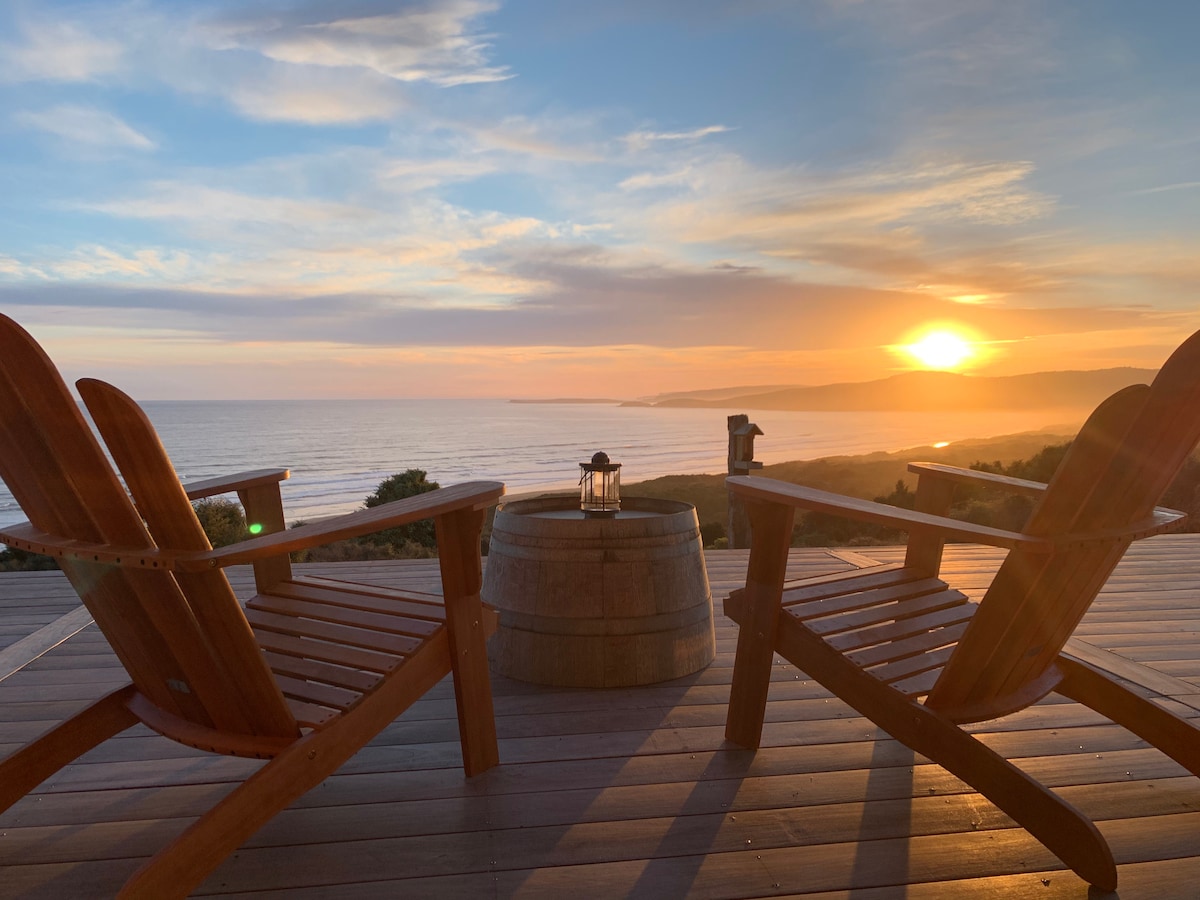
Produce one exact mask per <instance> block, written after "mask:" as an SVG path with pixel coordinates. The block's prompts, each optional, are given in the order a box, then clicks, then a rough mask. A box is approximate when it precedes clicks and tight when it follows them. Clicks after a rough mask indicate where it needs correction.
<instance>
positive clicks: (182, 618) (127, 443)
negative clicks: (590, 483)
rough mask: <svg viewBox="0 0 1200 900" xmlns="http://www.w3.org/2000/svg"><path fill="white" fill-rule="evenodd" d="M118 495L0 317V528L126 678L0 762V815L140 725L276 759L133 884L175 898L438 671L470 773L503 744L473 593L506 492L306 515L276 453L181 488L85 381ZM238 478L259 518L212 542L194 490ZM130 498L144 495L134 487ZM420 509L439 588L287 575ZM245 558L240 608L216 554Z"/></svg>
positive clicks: (28, 351)
mask: <svg viewBox="0 0 1200 900" xmlns="http://www.w3.org/2000/svg"><path fill="white" fill-rule="evenodd" d="M78 386H79V391H80V394H81V396H82V397H83V398H84V401H85V403H86V404H87V406H88V409H89V412H90V413H91V415H92V417H93V420H94V421H95V423H96V426H97V429H98V430H99V431H100V433H101V435H102V436H103V437H104V440H105V443H106V444H107V447H108V450H109V452H110V453H111V455H112V458H113V460H114V461H115V462H116V465H117V467H118V469H119V470H120V471H121V473H122V475H123V477H124V481H125V484H126V485H127V487H128V491H129V493H128V494H126V492H125V488H123V487H122V486H121V484H120V482H118V481H117V479H116V476H115V474H114V472H113V470H112V468H111V466H109V464H108V463H107V461H106V460H105V459H104V455H103V452H102V450H101V448H100V445H99V443H98V442H97V441H96V439H95V437H94V435H93V434H92V432H91V431H90V430H89V429H88V427H87V425H86V423H85V422H84V420H83V418H82V416H81V415H80V413H79V410H78V408H77V406H76V404H75V402H74V400H73V399H72V398H71V397H70V395H69V393H68V391H67V389H66V387H65V385H64V384H63V383H62V380H61V378H60V377H59V375H58V373H57V371H56V370H55V369H54V367H53V364H52V363H51V362H50V361H49V359H48V358H47V357H46V356H45V354H44V353H43V352H42V350H41V348H40V347H38V346H37V344H36V343H35V342H34V341H33V339H32V338H31V337H30V336H29V335H28V334H26V333H25V332H24V331H23V330H22V329H20V327H19V326H17V325H16V323H14V322H12V320H10V319H7V318H6V317H3V316H0V474H3V476H4V479H5V481H6V482H7V483H8V484H9V487H10V489H11V490H12V491H13V494H14V496H16V498H17V500H18V502H19V503H21V505H22V508H23V509H24V510H25V511H26V513H27V514H28V515H29V516H30V519H31V522H30V523H24V524H22V525H18V526H13V527H7V528H4V529H3V530H2V532H0V542H3V543H6V544H8V545H10V546H13V547H17V548H20V549H24V550H28V551H31V552H34V553H44V554H47V555H50V556H54V557H56V558H57V559H58V560H59V563H60V565H61V567H62V568H63V570H64V572H65V573H66V574H67V576H68V578H69V579H70V580H71V581H72V584H73V585H74V586H75V588H76V590H77V591H78V592H79V594H80V597H81V599H82V600H83V602H84V604H85V606H87V608H88V610H89V612H91V613H92V616H93V618H94V619H95V621H96V623H97V625H98V626H99V627H100V629H101V630H102V631H103V632H104V634H105V636H106V637H107V638H108V640H109V643H110V644H111V645H112V647H113V649H114V651H115V652H116V654H117V656H118V657H119V658H120V659H121V661H122V663H123V664H124V666H125V668H126V669H127V671H128V672H129V674H130V677H131V679H132V681H131V683H130V684H128V685H126V686H124V687H121V688H119V689H117V690H115V691H113V692H111V693H109V694H108V695H106V696H104V697H102V698H100V699H99V700H97V701H95V702H94V703H92V704H91V705H89V706H88V707H86V708H85V709H84V710H82V711H81V712H79V713H77V714H76V715H74V716H72V717H71V718H69V719H67V720H66V721H65V722H63V723H61V724H59V725H57V726H55V727H53V728H51V729H50V730H49V731H47V732H46V733H45V734H43V735H41V736H40V737H38V738H36V739H35V740H34V741H32V742H31V743H29V744H28V745H26V746H25V747H23V748H22V749H20V750H17V751H16V752H15V753H13V754H12V755H10V756H8V757H7V758H6V759H4V760H2V761H0V812H3V811H4V810H5V809H7V808H8V807H10V806H12V805H13V804H14V803H16V802H17V801H18V800H19V799H21V798H22V797H24V796H25V795H26V794H28V793H29V792H30V791H31V790H33V789H34V788H35V787H36V786H37V785H38V784H40V783H41V782H42V781H44V780H45V779H46V778H48V777H49V776H50V775H52V774H54V773H55V772H56V771H58V770H59V769H61V768H62V767H63V766H65V765H67V764H68V763H70V762H71V761H73V760H74V759H76V758H77V757H79V756H80V755H81V754H83V753H85V752H87V751H88V750H90V749H92V748H93V747H95V746H97V745H99V744H100V743H102V742H104V741H105V740H107V739H108V738H110V737H112V736H114V735H116V734H118V733H119V732H121V731H123V730H125V729H127V728H129V727H131V726H133V725H136V724H139V723H141V724H144V725H146V726H148V727H149V728H151V729H153V730H154V731H157V732H158V733H160V734H162V735H164V736H166V737H169V738H171V739H173V740H176V741H179V742H181V743H184V744H187V745H189V746H193V747H198V748H202V749H205V750H209V751H212V752H216V753H225V754H231V755H236V756H247V757H255V758H263V759H267V760H268V762H267V763H266V765H264V766H263V767H262V768H261V769H259V770H257V771H256V772H255V773H254V774H253V775H251V776H250V777H249V778H247V779H246V780H245V781H244V782H243V783H242V784H241V785H239V786H238V787H237V788H235V789H234V790H233V791H232V792H231V793H230V794H229V795H228V796H226V797H225V798H224V799H222V800H221V801H220V802H218V803H217V804H216V805H215V806H214V807H213V808H212V809H210V810H209V811H208V812H206V813H205V814H204V815H202V816H201V817H200V818H199V819H198V820H197V821H196V822H194V823H193V824H192V825H191V826H190V827H189V828H187V829H186V830H185V831H184V832H183V834H181V835H180V836H179V837H178V838H177V839H175V840H174V841H173V842H171V843H170V844H169V845H168V846H167V847H165V848H164V849H162V850H160V851H159V852H158V853H157V854H156V855H155V856H153V857H152V858H151V859H150V860H149V861H148V862H147V863H145V864H144V865H143V866H142V867H141V868H140V869H139V870H138V871H136V872H135V873H133V875H132V877H131V878H130V879H129V881H128V882H126V884H125V886H124V888H123V889H122V892H121V896H123V897H147V898H163V897H182V896H185V895H187V894H188V893H189V892H190V891H191V890H192V889H193V888H194V887H195V886H197V885H198V884H199V883H200V882H201V881H202V880H203V879H204V878H205V877H206V876H207V875H208V874H209V873H210V872H211V871H212V870H213V869H215V868H216V867H217V866H218V865H219V864H220V862H221V861H222V860H223V859H224V858H225V857H226V856H228V855H229V854H230V853H231V852H233V851H234V850H235V849H237V847H239V846H240V845H241V844H242V843H243V842H244V841H245V840H246V839H247V838H248V837H249V836H250V835H251V834H253V833H254V832H255V831H256V830H258V828H260V827H261V826H262V825H263V824H265V823H266V822H267V821H269V820H270V819H271V818H272V817H273V816H274V815H275V814H276V813H277V812H279V811H280V810H281V809H283V808H285V807H286V806H288V805H289V804H290V803H291V802H292V801H294V800H295V799H296V798H297V797H299V796H300V795H302V794H303V793H305V792H306V791H308V790H310V789H311V788H312V787H314V786H316V785H317V784H319V783H320V782H321V781H322V780H324V779H325V778H326V777H328V776H329V775H330V774H332V773H333V772H334V771H336V770H337V769H338V767H340V766H341V765H342V764H343V763H344V762H346V760H348V759H349V758H350V757H351V756H353V755H354V754H355V753H356V752H357V751H358V750H359V749H360V748H362V747H363V745H364V744H366V743H367V742H368V741H369V740H371V739H372V738H373V737H374V736H375V735H377V734H378V733H379V732H380V731H382V730H383V729H384V728H385V727H386V726H387V725H388V724H389V723H390V722H392V721H393V720H394V719H395V718H396V717H397V716H398V715H399V714H400V713H401V712H403V711H404V710H405V709H407V708H408V707H409V706H410V705H411V704H412V703H413V702H414V701H415V700H417V699H418V698H420V697H421V696H422V695H423V694H424V693H426V692H427V691H428V690H429V689H430V688H432V687H433V686H434V685H435V684H437V683H438V682H439V681H440V680H441V679H442V678H444V677H445V676H446V675H447V674H451V675H453V679H454V687H455V700H456V704H457V711H458V722H459V736H460V742H461V746H462V756H463V766H464V769H465V770H466V774H467V775H468V776H473V775H476V774H478V773H480V772H483V771H485V770H487V769H488V768H490V767H492V766H494V765H495V764H496V763H497V762H498V759H499V756H498V750H497V743H496V728H495V720H494V717H493V711H492V695H491V686H490V681H489V676H488V662H487V650H486V639H487V636H488V635H489V634H490V633H491V632H492V631H493V630H494V628H495V615H494V614H492V613H490V611H489V610H487V609H485V608H484V607H483V605H482V603H481V601H480V596H479V591H480V587H481V583H482V578H481V575H482V562H481V556H480V537H481V532H482V528H483V524H484V519H485V515H486V511H487V509H488V508H489V507H490V506H492V505H494V504H495V503H496V502H497V501H498V500H499V498H500V497H501V495H502V494H503V492H504V487H503V485H502V484H500V483H498V482H474V483H468V484H460V485H455V486H451V487H446V488H440V489H437V490H433V491H429V492H427V493H424V494H420V495H418V496H414V497H410V498H407V499H404V500H398V501H395V502H393V503H388V504H384V505H381V506H378V507H375V508H373V509H365V510H361V511H359V512H355V513H351V514H349V515H345V516H339V517H336V518H332V519H327V520H323V521H319V522H314V523H311V524H308V525H304V526H301V527H297V528H292V529H287V528H285V526H284V517H283V505H282V500H281V496H280V490H279V485H280V482H281V481H282V480H284V479H285V478H287V477H288V472H287V470H286V469H263V470H258V471H255V472H251V473H246V474H244V475H240V476H231V477H229V478H218V479H210V480H208V481H205V482H200V483H196V484H193V485H191V486H190V489H187V488H184V487H183V486H182V485H181V484H180V483H179V481H178V478H177V477H176V476H175V473H174V470H173V469H172V467H171V464H170V460H169V459H168V458H167V456H166V453H165V451H164V450H163V449H162V445H161V444H160V443H159V441H158V438H157V436H156V435H155V434H154V430H153V428H152V427H151V425H150V423H149V421H148V419H146V417H145V415H144V413H143V412H142V410H141V409H140V408H138V406H137V404H135V403H134V402H133V401H132V400H131V399H130V398H128V397H127V396H125V395H124V394H122V393H121V392H120V391H118V390H116V389H115V388H113V387H111V386H110V385H106V384H104V383H103V382H99V381H93V380H88V379H85V380H83V381H81V382H79V384H78ZM234 491H236V492H237V494H238V496H239V498H240V500H241V502H242V504H243V506H244V508H245V510H246V513H247V518H248V521H250V522H254V523H256V524H258V525H261V526H262V530H263V532H264V533H262V534H260V535H259V536H257V537H253V538H250V539H248V540H245V541H243V542H241V543H238V544H234V545H232V546H228V547H222V548H218V549H212V548H211V547H210V546H209V544H208V540H207V538H206V537H205V536H204V533H203V531H202V529H201V528H200V525H199V522H198V521H197V519H196V516H195V513H194V511H193V510H192V508H191V505H190V502H189V501H190V500H194V499H198V498H202V497H207V496H213V495H216V494H221V493H226V492H234ZM130 495H132V498H133V501H134V502H135V503H136V510H135V509H134V506H133V503H131V502H130ZM428 518H432V519H433V520H434V522H435V524H436V532H437V543H438V562H439V567H440V572H441V587H442V592H441V594H440V595H429V594H420V593H417V592H412V591H397V590H391V589H388V588H383V587H378V586H373V585H368V584H356V583H352V582H341V581H335V580H332V579H328V578H319V577H315V576H295V575H293V573H292V570H291V564H290V562H289V556H288V554H290V553H291V552H293V551H298V550H303V549H307V548H310V547H313V546H317V545H320V544H326V543H330V542H333V541H338V540H343V539H346V538H350V537H355V536H359V535H364V534H369V533H372V532H375V531H379V530H382V529H386V528H393V527H396V526H399V525H402V524H406V523H409V522H415V521H419V520H422V519H428ZM239 564H251V565H253V566H254V574H255V583H256V588H257V594H256V596H255V597H253V598H252V599H251V600H250V601H249V602H248V603H247V604H246V605H245V609H243V607H242V605H241V604H239V603H238V601H237V598H236V597H235V596H234V595H233V592H232V589H231V588H230V586H229V583H228V580H227V579H226V578H225V575H224V572H223V571H221V570H222V569H223V568H224V567H227V566H231V565H239Z"/></svg>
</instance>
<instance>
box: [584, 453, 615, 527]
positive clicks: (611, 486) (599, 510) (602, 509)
mask: <svg viewBox="0 0 1200 900" xmlns="http://www.w3.org/2000/svg"><path fill="white" fill-rule="evenodd" d="M579 470H580V475H579V508H580V509H582V510H583V514H584V515H585V516H601V517H603V516H615V515H616V514H617V513H618V512H619V511H620V509H621V464H620V463H615V462H610V461H609V459H608V454H607V453H605V452H604V451H603V450H601V451H600V452H598V453H597V454H596V455H595V456H593V457H592V461H591V462H590V463H585V462H583V463H580V464H579Z"/></svg>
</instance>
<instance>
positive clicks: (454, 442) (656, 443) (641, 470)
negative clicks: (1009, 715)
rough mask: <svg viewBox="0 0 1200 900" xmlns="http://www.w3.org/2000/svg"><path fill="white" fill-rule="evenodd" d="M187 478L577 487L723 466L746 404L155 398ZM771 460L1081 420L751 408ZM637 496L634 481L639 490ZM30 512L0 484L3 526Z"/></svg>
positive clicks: (335, 504)
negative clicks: (599, 470)
mask: <svg viewBox="0 0 1200 900" xmlns="http://www.w3.org/2000/svg"><path fill="white" fill-rule="evenodd" d="M143 407H144V408H145V410H146V412H147V414H148V415H149V417H150V419H151V421H152V422H153V423H154V425H155V427H156V428H157V429H158V432H159V436H160V437H161V438H162V442H163V445H164V446H165V447H166V448H167V452H168V453H169V454H170V455H171V459H172V461H173V462H174V464H175V467H176V471H178V473H179V476H180V478H181V479H183V480H184V481H194V480H198V479H202V478H210V477H213V476H216V475H227V474H232V473H235V472H239V471H244V470H247V469H258V468H268V467H287V468H289V469H291V473H292V477H291V479H290V480H289V481H286V482H284V484H283V497H284V511H285V515H286V517H287V519H288V521H289V522H291V521H296V520H299V519H313V518H317V517H321V516H328V515H333V514H337V513H343V512H349V511H350V510H353V509H355V508H357V507H359V506H361V505H362V502H363V500H364V498H365V497H366V496H367V495H368V494H370V493H371V492H372V491H374V490H375V488H376V487H377V486H378V485H379V483H380V482H381V481H383V480H384V479H385V478H387V477H388V476H390V475H393V474H395V473H397V472H402V471H404V470H405V469H410V468H417V469H424V470H425V471H426V472H427V473H428V477H429V479H430V480H431V481H437V482H439V483H440V484H443V485H447V484H454V483H456V482H460V481H468V480H473V479H488V480H498V481H503V482H505V484H506V485H507V487H508V491H509V493H510V494H519V493H525V492H527V491H533V490H542V489H570V488H573V487H574V486H575V484H576V483H577V482H578V479H579V463H580V462H584V461H587V460H590V459H591V457H592V454H593V453H595V452H596V451H597V450H603V451H605V452H606V453H608V455H609V456H610V457H611V458H612V460H613V461H614V462H619V463H621V464H622V469H621V482H622V485H623V486H628V485H630V484H633V483H635V482H638V481H644V480H646V479H649V478H656V477H658V476H660V475H672V474H691V473H709V474H718V473H724V472H725V469H726V452H727V443H728V434H727V431H726V415H728V414H732V413H736V412H739V410H733V409H730V410H724V409H665V408H655V407H640V406H628V407H625V406H618V405H611V404H601V403H511V402H507V401H504V400H261V401H260V400H246V401H179V402H172V401H148V402H145V403H144V404H143ZM745 412H746V413H747V414H748V415H749V416H750V420H751V421H752V422H754V423H756V424H757V425H758V426H759V428H761V429H762V430H763V432H764V433H763V435H762V436H760V437H758V438H757V439H756V442H755V458H756V459H757V460H759V461H760V462H763V463H766V464H771V463H776V462H786V461H789V460H796V459H814V458H817V457H822V456H834V455H840V454H859V453H869V452H872V451H876V450H902V449H906V448H909V447H918V446H925V445H929V444H933V443H937V442H940V441H958V440H964V439H967V438H983V437H993V436H997V435H1003V434H1015V433H1018V432H1022V431H1031V430H1034V429H1038V428H1042V427H1046V426H1051V425H1056V424H1071V423H1076V424H1077V423H1078V422H1079V421H1081V419H1082V415H1083V414H1082V413H1081V412H1080V411H1078V410H1038V411H1036V412H1030V411H1019V412H1018V411H1012V412H1009V411H1000V412H997V411H988V412H978V413H975V412H968V413H961V412H955V413H911V412H904V413H899V412H897V413H888V412H867V413H863V412H778V411H769V410H757V411H756V410H746V411H745ZM632 493H634V494H636V489H634V490H633V491H632ZM24 518H25V516H24V514H23V513H22V512H21V510H20V508H19V507H18V506H17V504H16V502H15V501H14V500H13V497H12V494H11V493H9V492H8V490H7V489H6V488H4V487H3V486H2V485H0V526H3V525H7V524H13V523H15V522H19V521H22V520H23V519H24Z"/></svg>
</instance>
